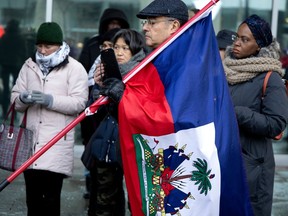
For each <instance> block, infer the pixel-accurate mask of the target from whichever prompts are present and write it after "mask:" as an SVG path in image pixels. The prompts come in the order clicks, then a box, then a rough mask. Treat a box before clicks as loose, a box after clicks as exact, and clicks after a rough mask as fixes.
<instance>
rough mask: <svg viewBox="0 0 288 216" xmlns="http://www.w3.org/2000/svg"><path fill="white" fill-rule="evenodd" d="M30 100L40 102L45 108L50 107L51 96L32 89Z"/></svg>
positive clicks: (51, 102)
mask: <svg viewBox="0 0 288 216" xmlns="http://www.w3.org/2000/svg"><path fill="white" fill-rule="evenodd" d="M31 96H32V100H33V101H34V103H35V104H41V105H43V106H45V107H47V108H51V107H52V104H53V96H52V95H50V94H44V93H42V92H40V91H35V90H33V91H32V94H31Z"/></svg>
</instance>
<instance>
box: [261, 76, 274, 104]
mask: <svg viewBox="0 0 288 216" xmlns="http://www.w3.org/2000/svg"><path fill="white" fill-rule="evenodd" d="M271 74H272V71H268V72H267V74H266V76H265V78H264V82H263V88H262V99H263V98H264V95H265V91H266V87H267V83H268V80H269V77H270V76H271Z"/></svg>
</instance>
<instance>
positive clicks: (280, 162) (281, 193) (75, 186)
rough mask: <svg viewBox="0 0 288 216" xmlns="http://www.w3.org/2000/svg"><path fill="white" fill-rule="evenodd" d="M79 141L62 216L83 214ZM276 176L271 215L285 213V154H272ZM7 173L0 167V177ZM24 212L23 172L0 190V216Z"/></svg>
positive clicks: (287, 177)
mask: <svg viewBox="0 0 288 216" xmlns="http://www.w3.org/2000/svg"><path fill="white" fill-rule="evenodd" d="M82 151H83V146H82V145H76V146H75V159H76V160H75V161H76V163H75V170H74V175H73V177H71V178H69V179H66V180H65V181H64V186H63V192H62V204H61V205H62V207H61V209H62V214H61V215H62V216H86V210H87V201H86V200H85V199H83V198H82V195H83V192H84V191H85V186H84V185H85V181H84V176H83V173H84V167H83V165H82V163H81V161H80V156H81V153H82ZM275 156H276V164H277V169H276V176H275V191H274V203H273V214H272V216H287V215H288V154H276V155H275ZM10 174H11V173H10V172H6V171H3V170H0V181H3V180H4V179H6V178H7V177H8V176H9V175H10ZM6 215H8V216H25V215H26V206H25V190H24V179H23V176H22V175H20V176H18V177H17V178H16V179H15V180H14V181H13V182H12V183H11V184H10V185H8V186H7V187H6V188H5V189H4V190H3V191H2V192H0V216H6Z"/></svg>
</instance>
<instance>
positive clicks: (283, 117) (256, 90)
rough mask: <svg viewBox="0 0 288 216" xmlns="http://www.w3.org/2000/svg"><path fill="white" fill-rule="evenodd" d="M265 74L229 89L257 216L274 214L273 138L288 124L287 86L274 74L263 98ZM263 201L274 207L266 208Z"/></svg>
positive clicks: (231, 86)
mask: <svg viewBox="0 0 288 216" xmlns="http://www.w3.org/2000/svg"><path fill="white" fill-rule="evenodd" d="M265 75H266V72H265V73H261V74H259V75H258V76H256V77H254V78H253V79H251V80H249V81H247V82H243V83H239V84H236V85H230V86H229V89H230V93H231V97H232V100H233V103H234V108H235V113H236V116H237V121H238V125H239V131H240V140H241V141H240V142H241V146H242V153H243V154H242V155H243V159H244V162H245V165H246V173H247V179H248V185H249V190H250V198H251V202H252V203H254V204H253V207H254V213H255V215H259V214H257V212H258V210H259V212H267V214H270V213H269V212H271V209H267V210H265V208H266V207H267V208H270V207H269V206H272V199H271V198H272V197H273V183H274V172H275V161H274V153H273V148H272V139H271V138H273V137H275V136H276V135H278V134H279V133H281V132H282V131H283V130H284V129H285V127H286V124H287V122H288V99H287V95H286V89H285V86H284V83H283V81H282V79H281V77H280V75H279V74H278V73H275V72H273V73H272V74H271V76H270V78H269V80H268V84H267V87H266V91H265V95H264V97H263V99H262V89H263V82H264V78H265ZM260 180H261V181H260ZM268 199H269V200H268ZM262 201H263V202H266V203H267V202H268V203H269V202H270V203H271V205H267V206H266V205H264V206H263V205H262ZM263 208H264V210H263ZM261 214H262V213H261Z"/></svg>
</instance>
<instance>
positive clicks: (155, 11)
mask: <svg viewBox="0 0 288 216" xmlns="http://www.w3.org/2000/svg"><path fill="white" fill-rule="evenodd" d="M136 16H137V17H138V18H140V19H147V18H148V17H159V16H164V17H171V18H175V19H178V20H180V21H184V22H186V21H187V20H188V8H187V6H186V4H185V3H184V2H183V1H181V0H154V1H152V2H151V3H150V4H149V5H148V6H147V7H145V8H144V9H143V10H141V11H140V12H139V13H138V14H137V15H136Z"/></svg>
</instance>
